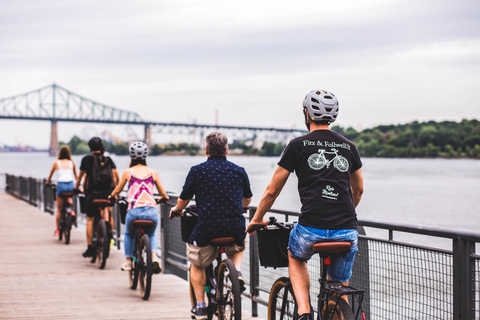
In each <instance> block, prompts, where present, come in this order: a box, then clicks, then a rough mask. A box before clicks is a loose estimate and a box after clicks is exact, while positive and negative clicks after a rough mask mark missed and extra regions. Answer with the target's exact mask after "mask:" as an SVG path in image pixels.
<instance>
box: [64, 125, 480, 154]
mask: <svg viewBox="0 0 480 320" xmlns="http://www.w3.org/2000/svg"><path fill="white" fill-rule="evenodd" d="M332 130H333V131H335V132H337V133H339V134H341V135H343V136H345V137H346V138H347V139H349V140H351V141H352V142H354V143H355V145H356V146H357V149H358V151H359V152H360V155H361V156H362V157H377V158H473V159H480V121H478V120H467V119H464V120H462V121H461V122H455V121H443V122H435V121H428V122H422V123H420V122H418V121H413V122H411V123H407V124H401V125H380V126H376V127H374V128H370V129H365V130H362V131H357V130H355V129H354V128H352V127H348V128H344V127H341V126H332ZM63 144H66V145H68V146H69V147H70V149H71V151H72V153H73V154H87V153H89V148H88V144H87V141H84V140H82V139H80V138H78V137H76V136H74V137H73V138H72V139H71V140H70V141H69V142H68V143H63ZM284 148H285V144H284V143H282V142H269V141H266V142H264V143H263V146H262V147H261V149H256V148H254V147H253V146H252V144H250V143H247V142H245V141H234V142H232V143H230V144H229V149H230V153H231V154H245V155H257V156H279V155H281V154H282V152H283V150H284ZM105 149H106V151H108V152H110V153H114V154H117V155H128V144H127V143H110V142H108V141H106V142H105ZM201 152H203V150H201V148H200V146H199V145H198V144H190V143H175V144H174V143H170V144H166V145H159V144H156V145H154V146H153V147H152V148H151V152H150V153H151V155H162V154H188V155H196V154H200V153H201Z"/></svg>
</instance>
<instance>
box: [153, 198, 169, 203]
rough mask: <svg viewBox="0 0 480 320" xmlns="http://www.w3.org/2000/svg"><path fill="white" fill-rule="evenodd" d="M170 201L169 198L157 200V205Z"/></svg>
mask: <svg viewBox="0 0 480 320" xmlns="http://www.w3.org/2000/svg"><path fill="white" fill-rule="evenodd" d="M168 200H170V198H169V197H166V198H160V199H157V200H156V201H157V203H167V202H168Z"/></svg>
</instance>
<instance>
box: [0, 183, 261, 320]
mask: <svg viewBox="0 0 480 320" xmlns="http://www.w3.org/2000/svg"><path fill="white" fill-rule="evenodd" d="M0 221H1V223H0V256H1V257H2V263H1V268H0V319H170V320H176V319H183V320H185V319H190V297H189V288H188V283H187V282H186V281H185V280H183V279H181V278H179V277H177V276H174V275H168V274H159V275H154V277H153V281H152V292H151V296H150V298H149V300H148V301H144V300H142V299H141V297H140V293H139V291H138V289H137V290H131V289H130V288H129V284H128V274H127V273H126V272H122V271H121V270H120V265H121V264H122V262H123V260H124V258H123V251H119V250H117V249H116V248H115V247H114V248H112V251H111V253H110V257H109V258H108V260H107V265H106V267H105V269H104V270H100V269H99V268H98V267H97V265H96V264H91V263H90V261H89V259H85V258H83V257H82V256H81V254H82V252H83V251H85V249H86V240H85V232H84V231H81V230H79V229H75V228H74V229H73V230H72V236H71V243H70V244H69V245H65V243H64V242H63V241H62V242H60V241H58V239H56V238H54V237H53V231H54V229H55V221H54V217H53V216H52V215H50V214H48V213H45V212H43V211H41V210H39V209H38V208H36V207H33V206H30V205H29V204H27V203H26V202H23V201H20V200H18V199H16V198H14V197H12V196H10V195H8V194H3V193H0ZM248 301H249V300H246V299H245V298H244V303H248ZM244 319H250V318H249V317H248V316H247V315H246V316H245V317H244ZM252 319H258V318H252Z"/></svg>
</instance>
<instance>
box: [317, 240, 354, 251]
mask: <svg viewBox="0 0 480 320" xmlns="http://www.w3.org/2000/svg"><path fill="white" fill-rule="evenodd" d="M351 247H352V244H351V243H350V242H348V241H332V242H319V243H315V244H314V245H313V246H312V250H313V251H314V252H317V253H340V252H344V251H348V250H350V248H351Z"/></svg>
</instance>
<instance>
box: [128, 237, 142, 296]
mask: <svg viewBox="0 0 480 320" xmlns="http://www.w3.org/2000/svg"><path fill="white" fill-rule="evenodd" d="M138 242H139V240H138V237H137V236H135V243H134V246H133V248H134V252H133V259H132V270H130V271H128V279H129V282H130V289H132V290H135V289H137V284H138V274H139V267H138V256H139V255H140V254H139V253H138Z"/></svg>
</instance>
